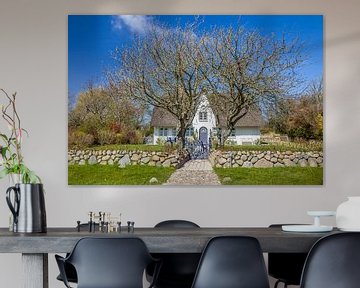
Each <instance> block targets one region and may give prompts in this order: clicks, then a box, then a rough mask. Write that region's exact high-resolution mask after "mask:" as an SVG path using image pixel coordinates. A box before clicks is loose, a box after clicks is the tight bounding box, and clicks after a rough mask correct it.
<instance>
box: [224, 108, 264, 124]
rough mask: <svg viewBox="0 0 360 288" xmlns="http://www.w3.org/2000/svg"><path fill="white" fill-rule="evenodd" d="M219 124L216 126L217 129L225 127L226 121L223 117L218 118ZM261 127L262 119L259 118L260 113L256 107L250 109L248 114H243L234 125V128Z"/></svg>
mask: <svg viewBox="0 0 360 288" xmlns="http://www.w3.org/2000/svg"><path fill="white" fill-rule="evenodd" d="M218 120H219V123H217V125H218V126H219V127H225V126H226V119H225V117H224V115H219V116H218ZM262 125H263V119H262V116H261V111H260V109H259V108H258V107H253V108H250V110H249V112H248V113H246V114H245V116H244V117H242V118H241V119H240V120H238V121H237V122H236V124H235V127H260V126H262Z"/></svg>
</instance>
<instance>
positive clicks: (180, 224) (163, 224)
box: [155, 220, 200, 228]
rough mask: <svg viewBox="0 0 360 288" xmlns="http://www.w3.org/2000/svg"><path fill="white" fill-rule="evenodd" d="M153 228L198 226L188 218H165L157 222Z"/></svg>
mask: <svg viewBox="0 0 360 288" xmlns="http://www.w3.org/2000/svg"><path fill="white" fill-rule="evenodd" d="M155 228H200V226H199V225H197V224H196V223H194V222H191V221H188V220H166V221H162V222H159V223H157V224H156V225H155Z"/></svg>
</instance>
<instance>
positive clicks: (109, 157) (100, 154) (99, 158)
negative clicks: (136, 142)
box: [68, 150, 184, 168]
mask: <svg viewBox="0 0 360 288" xmlns="http://www.w3.org/2000/svg"><path fill="white" fill-rule="evenodd" d="M183 158H184V157H180V155H179V154H178V153H176V152H173V153H167V152H147V151H120V150H101V151H96V150H69V151H68V163H69V164H70V165H73V164H78V165H85V164H89V165H94V164H100V165H118V166H119V167H120V168H124V167H126V166H127V165H149V166H158V167H178V166H179V165H181V163H182V162H183V161H184V159H183Z"/></svg>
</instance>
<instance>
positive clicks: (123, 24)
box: [111, 15, 152, 34]
mask: <svg viewBox="0 0 360 288" xmlns="http://www.w3.org/2000/svg"><path fill="white" fill-rule="evenodd" d="M111 23H112V26H113V28H114V29H116V30H122V29H124V28H128V29H129V30H130V31H131V32H134V33H139V34H144V33H146V31H147V30H148V29H149V28H150V26H151V25H152V18H151V17H149V16H145V15H118V16H114V17H113V19H112V21H111Z"/></svg>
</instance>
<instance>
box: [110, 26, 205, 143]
mask: <svg viewBox="0 0 360 288" xmlns="http://www.w3.org/2000/svg"><path fill="white" fill-rule="evenodd" d="M196 25H197V24H196V23H195V24H192V25H187V26H186V27H183V28H181V27H177V28H171V29H170V28H167V27H164V26H162V27H160V26H153V27H151V28H150V29H149V31H148V32H147V33H146V35H140V36H138V37H137V38H136V39H135V40H134V43H133V45H132V46H131V47H130V48H128V49H125V50H123V51H121V50H117V51H115V60H116V61H117V63H118V65H119V69H118V70H117V72H116V73H110V75H109V82H110V83H112V85H120V86H121V87H124V89H126V91H127V92H128V93H129V94H131V95H132V97H134V98H135V99H137V100H139V101H142V102H144V103H147V104H149V105H152V106H154V107H159V108H162V109H164V110H166V111H167V112H169V113H171V114H172V115H174V116H175V117H176V118H177V119H178V127H177V131H178V132H177V137H178V140H179V142H180V143H181V144H182V147H183V146H184V144H185V132H186V129H187V128H188V127H189V126H190V125H191V123H192V120H193V118H194V116H195V113H196V108H197V106H198V104H199V101H200V97H201V95H203V94H204V92H205V87H204V83H205V82H204V80H205V77H204V74H203V73H201V72H200V71H201V66H202V59H201V57H200V55H201V51H200V49H201V48H200V41H199V39H198V38H197V36H196V33H195V30H196ZM182 147H180V148H182Z"/></svg>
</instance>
